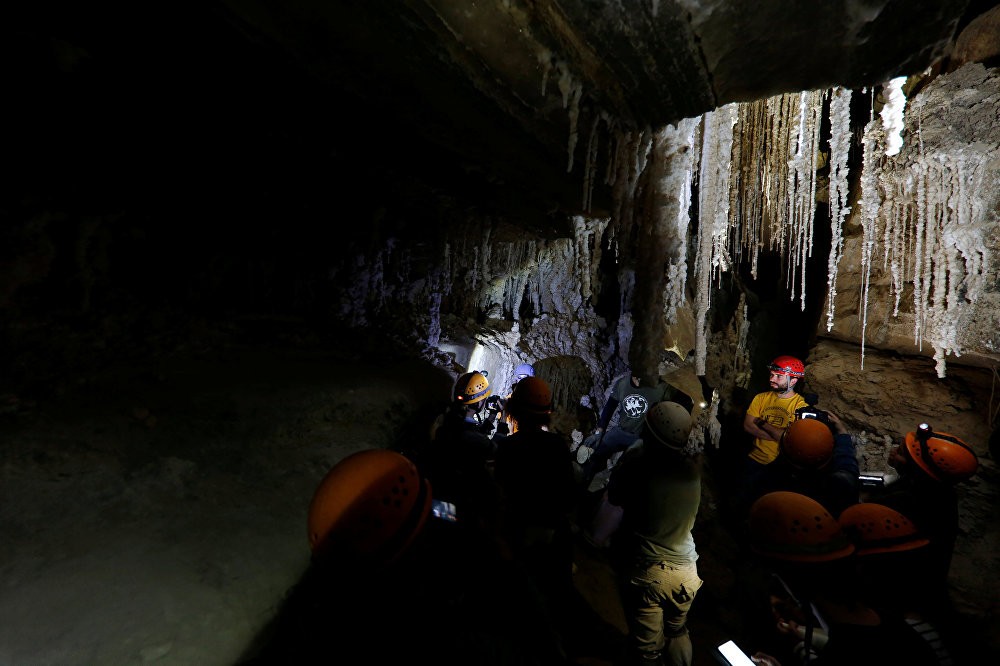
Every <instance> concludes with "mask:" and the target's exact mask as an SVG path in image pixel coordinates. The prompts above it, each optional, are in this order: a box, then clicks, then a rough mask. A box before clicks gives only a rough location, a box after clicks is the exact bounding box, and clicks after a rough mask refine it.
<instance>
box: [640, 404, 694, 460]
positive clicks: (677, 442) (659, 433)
mask: <svg viewBox="0 0 1000 666" xmlns="http://www.w3.org/2000/svg"><path fill="white" fill-rule="evenodd" d="M646 425H647V426H648V428H649V431H650V432H651V433H652V435H653V440H654V441H656V442H658V443H660V444H662V445H663V446H666V447H667V448H670V449H674V450H680V449H683V448H684V446H685V445H686V444H687V441H688V437H689V436H690V434H691V427H692V421H691V414H690V413H689V412H688V410H686V409H684V407H683V406H682V405H679V404H677V403H676V402H670V401H669V400H668V401H664V402H658V403H656V404H655V405H653V408H652V409H650V410H649V411H648V412H646Z"/></svg>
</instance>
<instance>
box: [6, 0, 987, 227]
mask: <svg viewBox="0 0 1000 666" xmlns="http://www.w3.org/2000/svg"><path fill="white" fill-rule="evenodd" d="M994 4H996V3H994V2H983V1H982V0H978V1H977V0H973V1H972V2H970V1H969V0H935V1H934V2H900V1H896V2H873V1H868V0H864V1H858V0H838V1H836V2H821V3H816V2H804V3H787V2H781V1H778V0H766V1H762V2H752V3H748V2H742V1H735V0H733V1H716V2H695V1H692V0H678V1H675V2H667V1H663V2H661V1H658V0H651V1H646V0H642V1H635V2H614V1H605V2H595V1H593V0H589V1H588V0H559V1H551V2H538V1H525V0H505V1H501V0H491V1H474V0H467V1H462V2H456V1H454V0H398V1H396V2H369V1H367V0H357V1H352V0H335V1H317V0H216V1H214V2H187V1H184V2H178V3H170V4H169V5H162V6H152V5H149V4H148V3H128V2H120V1H117V0H100V1H98V2H95V3H85V4H83V3H68V2H57V1H47V0H43V1H42V2H37V3H30V4H29V5H27V6H24V7H20V8H17V9H15V10H13V11H12V13H11V21H10V22H9V23H8V24H7V25H8V28H7V36H8V39H7V40H6V49H7V51H6V54H7V57H6V58H5V60H6V61H7V64H8V66H10V65H13V68H12V73H11V76H10V77H8V81H9V82H12V84H13V86H14V87H13V89H14V90H17V87H16V86H17V84H18V83H25V82H26V83H25V85H26V88H25V90H26V91H27V92H28V93H29V94H27V95H24V96H23V97H24V98H29V97H30V98H34V101H32V100H27V101H25V102H24V103H23V108H22V111H23V113H24V119H25V121H26V122H28V123H36V122H41V121H40V120H38V118H39V116H46V115H50V116H53V118H52V120H53V124H58V125H65V123H64V122H63V119H62V118H56V117H55V112H54V111H53V110H52V108H54V107H55V108H59V107H61V105H64V104H66V103H70V104H74V105H75V109H76V112H77V113H83V114H86V113H87V108H90V107H95V108H96V107H100V109H101V110H100V111H99V112H94V114H95V118H94V119H93V120H94V122H95V123H98V124H100V123H106V124H109V125H110V124H111V122H112V121H110V120H108V119H107V118H105V117H103V116H107V115H108V111H109V110H110V111H111V112H112V113H118V114H119V115H120V117H117V118H115V119H114V122H115V123H117V125H116V126H115V128H114V131H116V132H118V133H119V134H120V135H122V136H125V135H127V134H128V133H129V130H122V129H121V127H122V126H127V124H128V123H132V124H133V125H135V128H134V131H140V130H141V131H145V132H148V130H149V128H150V127H154V128H156V129H157V131H158V132H161V133H162V134H163V136H164V137H165V138H163V139H162V141H163V144H164V147H165V148H166V149H169V148H170V147H171V145H172V144H173V143H176V140H177V138H178V137H176V136H175V137H171V136H170V134H169V132H170V127H171V126H177V125H178V124H182V123H185V122H186V123H189V124H190V125H194V124H200V125H202V127H201V128H200V129H199V130H198V131H200V132H201V133H208V134H211V135H212V136H213V137H216V138H215V141H216V142H221V141H223V139H219V138H217V137H220V136H222V135H224V134H226V133H229V134H231V135H232V136H229V137H228V138H226V139H224V140H225V141H228V142H229V143H233V144H240V143H241V142H242V143H244V144H245V143H246V142H247V140H248V138H249V137H251V136H256V138H255V139H253V141H256V142H258V144H259V143H260V142H264V141H267V140H268V137H272V138H273V137H274V136H276V135H280V136H283V137H284V140H285V141H286V142H292V143H298V144H306V145H308V144H313V145H316V146H320V145H322V146H326V147H327V149H326V152H325V157H326V159H328V160H331V161H335V162H338V163H340V164H343V165H349V166H345V169H344V170H345V171H346V170H348V169H350V170H353V171H354V172H355V174H354V177H355V178H357V179H358V180H360V179H362V178H363V177H364V174H367V173H369V172H379V173H386V172H392V173H398V174H403V175H404V176H405V177H410V178H418V179H420V180H421V181H422V184H423V185H426V186H427V187H429V188H431V189H432V190H433V189H441V188H449V187H450V188H451V189H457V190H460V191H462V192H463V193H464V194H466V195H467V197H468V198H469V199H471V200H475V199H476V198H477V197H480V198H481V199H482V200H484V201H486V200H489V199H490V198H491V197H492V198H493V199H496V200H497V201H500V202H506V203H508V204H510V205H512V206H517V207H519V208H520V210H521V211H535V213H534V214H535V215H536V216H537V215H539V212H541V213H540V214H542V215H550V214H551V213H553V212H561V213H565V212H576V211H578V210H580V208H581V206H582V199H583V196H582V192H583V189H584V187H583V175H582V173H583V170H584V164H585V162H586V151H587V145H588V144H587V142H588V140H589V138H590V135H591V128H592V127H594V126H596V124H597V123H596V122H595V121H597V120H601V121H602V126H603V127H605V128H609V129H610V128H617V129H621V130H631V129H636V128H643V127H647V126H662V125H666V124H671V123H676V122H677V121H679V120H681V119H683V118H690V117H696V116H698V115H700V114H702V113H704V112H706V111H709V110H711V109H713V108H716V107H718V106H720V105H723V104H726V103H729V102H735V101H747V100H752V99H759V98H762V97H766V96H770V95H774V94H777V93H781V92H795V91H800V90H810V89H822V88H826V87H829V86H831V85H835V84H836V85H841V86H855V87H861V86H866V85H876V84H880V83H882V82H883V81H885V80H887V79H888V78H890V77H894V76H900V75H908V74H915V73H919V72H920V71H923V70H925V69H926V68H928V67H929V66H931V65H933V64H934V63H936V62H939V61H940V60H941V58H943V57H945V56H946V55H947V54H948V53H949V51H950V49H951V48H952V47H953V44H954V41H955V38H956V36H957V35H958V34H959V32H960V30H961V28H962V27H963V26H964V25H966V24H967V23H968V22H969V21H970V20H971V19H972V18H974V17H975V16H977V15H979V14H981V13H982V12H983V11H985V10H986V9H987V8H989V7H991V6H993V5H994ZM10 26H13V28H11V27H10ZM42 51H48V53H47V55H46V58H47V59H48V60H49V67H50V69H51V68H52V67H55V68H56V69H58V70H60V71H61V73H63V74H65V73H66V72H69V71H72V70H77V71H80V70H84V71H87V70H93V71H96V72H98V75H97V76H92V77H91V79H90V80H87V81H85V82H84V83H85V84H86V85H88V86H90V88H92V89H96V88H94V84H95V82H96V83H97V84H99V85H98V88H100V89H101V92H100V93H98V94H101V95H103V99H102V100H100V101H95V100H90V99H81V98H80V95H82V94H83V91H82V90H76V91H75V92H74V94H75V95H76V97H75V99H69V100H67V99H64V98H54V97H53V96H52V94H51V93H50V92H49V91H48V88H51V86H49V85H48V84H49V83H51V81H48V82H46V81H43V80H42V79H45V78H46V77H49V78H52V76H53V75H52V73H51V71H39V70H35V69H33V67H36V66H37V65H33V64H26V62H25V61H26V58H25V55H26V52H30V53H29V54H28V55H29V59H28V60H29V61H30V57H35V56H38V55H39V54H41V52H42ZM53 63H54V64H53ZM109 63H113V64H110V65H109ZM102 77H103V78H102ZM237 85H240V86H242V87H241V88H240V89H239V91H238V94H237ZM101 86H103V88H101ZM192 98H193V100H194V101H193V102H192V101H189V100H191V99H192ZM199 98H200V101H199ZM109 100H110V101H109ZM182 100H187V101H182ZM119 102H120V103H119ZM105 106H107V107H110V109H105V108H104V107H105ZM98 113H100V114H101V116H102V117H100V118H97V117H96V116H97V115H98ZM137 118H140V120H137ZM76 122H77V124H78V125H85V124H87V123H86V122H85V121H79V120H77V121H76ZM223 123H225V124H226V125H227V126H226V127H225V128H222V127H221V125H222V124H223ZM241 123H242V124H241ZM234 127H235V128H236V129H235V130H234V129H233V128H234ZM53 129H54V131H55V132H59V131H60V129H59V128H53ZM88 129H89V128H88ZM79 130H80V128H79V127H76V128H74V129H72V130H71V129H66V130H64V131H65V132H66V133H67V135H68V134H69V132H70V131H76V132H77V134H79V133H80V131H79ZM183 131H184V132H186V134H187V135H190V134H191V133H192V132H191V131H188V127H185V129H184V130H183ZM84 133H85V134H86V132H84ZM89 134H90V136H91V137H93V136H95V132H94V131H93V130H91V131H90V132H89ZM177 134H178V135H181V130H177ZM181 138H183V137H181ZM40 140H42V141H45V140H46V139H44V138H43V139H40ZM48 140H49V141H51V142H53V143H54V142H55V141H57V139H55V138H50V139H48ZM72 140H73V141H75V142H81V141H86V139H79V138H73V139H72ZM91 140H92V141H95V143H96V140H95V139H91ZM17 142H18V140H15V144H17ZM118 143H119V144H125V145H127V144H129V143H130V141H129V140H122V139H121V137H119V140H118ZM26 146H27V147H26V150H25V153H26V159H28V160H30V159H33V158H32V156H31V153H32V152H33V151H34V149H36V148H37V147H38V146H37V142H36V143H32V144H30V145H28V144H27V141H26ZM17 147H19V146H17V145H15V146H14V148H17ZM158 147H159V146H155V145H154V146H151V147H150V146H147V148H150V149H156V148H158ZM80 148H81V151H83V150H91V149H94V148H95V145H93V144H86V145H81V146H80ZM224 148H225V149H227V150H229V152H230V153H236V152H238V151H240V150H243V151H247V152H250V151H249V150H248V149H247V148H246V147H244V146H242V145H235V146H232V147H231V146H229V145H228V144H227V145H225V146H224ZM119 150H123V151H125V152H126V153H127V151H128V150H129V148H128V147H126V148H120V149H119ZM299 151H300V153H301V149H299ZM95 152H98V151H95ZM319 152H323V151H320V150H317V153H319ZM129 157H130V156H129V155H128V154H126V155H125V156H124V157H123V158H122V161H127V160H128V159H129ZM296 158H301V155H297V156H296ZM317 159H320V158H318V157H317ZM233 161H234V162H238V161H239V156H236V157H234V158H233ZM359 174H360V175H359ZM609 196H610V194H609V193H608V192H596V193H595V194H594V200H593V207H594V208H595V209H598V210H600V209H601V208H602V207H604V206H607V205H608V201H607V198H608V197H609ZM530 217H531V215H529V214H525V215H524V219H526V220H527V219H529V218H530ZM555 217H558V216H555ZM536 231H537V229H536Z"/></svg>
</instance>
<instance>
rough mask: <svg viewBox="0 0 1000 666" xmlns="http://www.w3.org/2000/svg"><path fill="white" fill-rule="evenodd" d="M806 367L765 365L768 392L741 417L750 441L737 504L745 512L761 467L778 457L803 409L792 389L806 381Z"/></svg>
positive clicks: (779, 361) (788, 359)
mask: <svg viewBox="0 0 1000 666" xmlns="http://www.w3.org/2000/svg"><path fill="white" fill-rule="evenodd" d="M805 374H806V372H805V366H804V365H803V364H802V361H800V360H799V359H797V358H795V357H794V356H778V357H777V358H775V359H774V360H773V361H771V362H770V363H769V364H768V383H769V384H770V390H767V391H762V392H760V393H758V394H757V395H755V396H754V398H753V400H751V401H750V406H749V407H747V411H746V414H745V415H744V417H743V430H744V431H745V432H746V433H748V434H749V435H751V436H752V437H753V443H752V445H751V447H750V452H749V453H748V454H747V457H746V460H745V461H744V465H743V470H742V476H741V479H740V487H739V488H738V489H737V492H736V504H737V506H738V507H739V510H740V511H745V510H746V508H747V507H748V506H749V504H750V503H751V502H752V501H753V497H755V496H756V490H755V489H756V488H757V487H758V486H759V485H760V482H761V477H762V476H763V475H764V467H765V465H768V464H770V463H772V462H774V460H775V459H776V458H777V457H778V451H779V449H778V441H779V440H780V439H781V433H782V432H784V430H785V428H787V427H788V425H789V424H790V423H791V422H792V421H794V420H795V410H797V409H799V408H801V407H806V406H807V405H808V403H806V400H805V398H803V397H802V396H801V395H800V394H799V393H796V391H795V387H796V385H797V384H798V383H799V381H800V380H802V378H803V377H805Z"/></svg>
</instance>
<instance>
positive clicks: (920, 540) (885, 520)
mask: <svg viewBox="0 0 1000 666" xmlns="http://www.w3.org/2000/svg"><path fill="white" fill-rule="evenodd" d="M837 521H838V522H839V523H840V527H841V528H842V529H843V530H844V532H846V533H847V534H848V536H849V537H850V538H851V539H852V540H853V541H854V545H855V546H856V547H857V550H856V551H855V553H856V554H857V555H859V556H864V555H877V554H878V553H899V552H902V551H906V550H913V549H915V548H920V547H921V546H926V545H927V544H929V543H930V541H929V540H928V539H926V538H924V537H923V536H922V535H921V534H920V532H919V531H918V530H917V528H916V526H915V525H914V524H913V522H912V521H910V519H909V518H907V517H906V516H904V515H903V514H901V513H900V512H898V511H896V510H895V509H891V508H889V507H887V506H885V505H884V504H875V503H873V502H861V503H858V504H853V505H851V506H849V507H847V508H846V509H844V510H843V512H841V514H840V517H839V518H838V519H837Z"/></svg>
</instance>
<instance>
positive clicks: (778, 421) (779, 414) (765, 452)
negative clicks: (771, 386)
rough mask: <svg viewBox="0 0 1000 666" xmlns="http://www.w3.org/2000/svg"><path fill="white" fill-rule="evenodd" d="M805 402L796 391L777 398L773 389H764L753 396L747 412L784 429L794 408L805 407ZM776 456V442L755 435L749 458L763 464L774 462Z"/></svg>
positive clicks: (790, 419) (793, 416) (793, 412)
mask: <svg viewBox="0 0 1000 666" xmlns="http://www.w3.org/2000/svg"><path fill="white" fill-rule="evenodd" d="M808 404H809V403H807V402H806V400H805V398H803V397H802V396H801V395H799V394H798V393H794V394H792V395H791V396H789V397H787V398H779V397H778V394H777V393H775V392H774V391H764V392H763V393H758V394H757V395H755V396H754V399H753V400H752V401H751V402H750V407H748V408H747V414H750V415H751V416H753V417H754V418H757V417H759V418H762V419H764V420H765V421H767V422H768V423H770V424H771V425H773V426H774V427H775V428H780V429H782V430H784V429H785V428H787V427H788V424H789V423H791V422H792V420H794V419H795V410H796V409H798V408H799V407H806V406H807V405H808ZM777 457H778V443H777V442H772V441H771V440H769V439H760V438H757V437H755V438H754V440H753V448H752V449H751V450H750V459H751V460H755V461H757V462H759V463H761V464H763V465H766V464H768V463H770V462H774V459H775V458H777Z"/></svg>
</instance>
